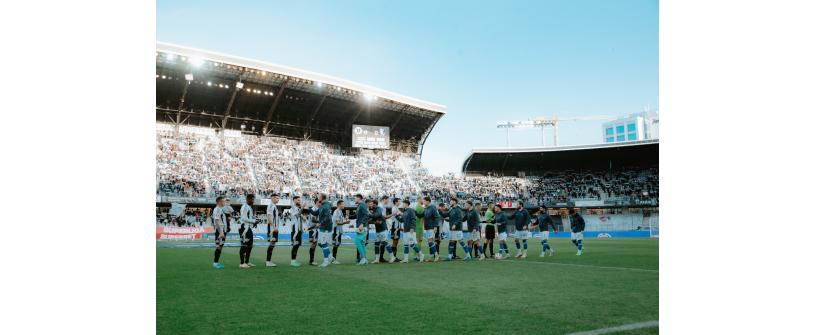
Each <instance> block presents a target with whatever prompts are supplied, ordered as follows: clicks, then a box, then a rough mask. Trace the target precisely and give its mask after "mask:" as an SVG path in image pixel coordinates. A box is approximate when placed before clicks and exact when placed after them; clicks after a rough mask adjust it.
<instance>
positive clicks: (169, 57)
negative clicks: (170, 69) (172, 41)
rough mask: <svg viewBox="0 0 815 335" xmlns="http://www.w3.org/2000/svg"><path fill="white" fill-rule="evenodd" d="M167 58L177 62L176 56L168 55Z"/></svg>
mask: <svg viewBox="0 0 815 335" xmlns="http://www.w3.org/2000/svg"><path fill="white" fill-rule="evenodd" d="M166 57H167V60H169V61H173V60H175V55H173V54H167V56H166Z"/></svg>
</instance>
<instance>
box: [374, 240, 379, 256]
mask: <svg viewBox="0 0 815 335" xmlns="http://www.w3.org/2000/svg"><path fill="white" fill-rule="evenodd" d="M374 257H375V258H379V242H374Z"/></svg>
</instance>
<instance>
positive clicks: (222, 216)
mask: <svg viewBox="0 0 815 335" xmlns="http://www.w3.org/2000/svg"><path fill="white" fill-rule="evenodd" d="M215 204H216V205H215V209H213V210H212V225H213V226H215V258H214V259H213V260H212V267H213V268H215V269H219V270H220V269H223V268H224V265H223V264H221V263H220V262H219V261H220V259H221V250H223V248H224V241H225V240H226V233H225V230H226V224H227V223H226V213H224V211H223V209H222V207H223V206H224V197H218V198H217V199H215Z"/></svg>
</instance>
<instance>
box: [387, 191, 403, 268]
mask: <svg viewBox="0 0 815 335" xmlns="http://www.w3.org/2000/svg"><path fill="white" fill-rule="evenodd" d="M401 206H402V202H401V200H400V199H399V198H393V204H392V205H391V214H390V218H389V219H388V226H389V229H390V233H391V248H393V250H394V251H393V252H394V253H396V252H397V251H398V250H399V249H397V248H398V247H399V238H401V235H402V223H401V222H399V220H397V219H396V216H397V215H401V214H402V210H401V209H399V207H401ZM401 261H402V260H400V259H399V257H396V259H395V260H394V262H401Z"/></svg>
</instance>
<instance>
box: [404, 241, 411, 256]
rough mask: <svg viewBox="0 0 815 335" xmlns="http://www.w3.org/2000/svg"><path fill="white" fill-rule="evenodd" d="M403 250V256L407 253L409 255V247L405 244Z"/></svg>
mask: <svg viewBox="0 0 815 335" xmlns="http://www.w3.org/2000/svg"><path fill="white" fill-rule="evenodd" d="M404 249H405V252H404V254H405V255H407V254H408V253H410V246H408V245H407V244H405V247H404ZM405 257H407V256H405Z"/></svg>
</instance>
